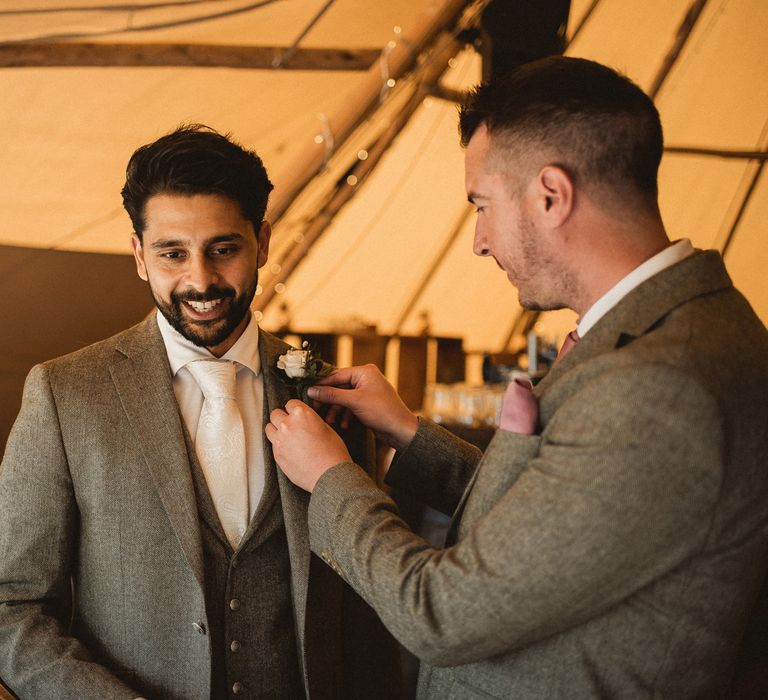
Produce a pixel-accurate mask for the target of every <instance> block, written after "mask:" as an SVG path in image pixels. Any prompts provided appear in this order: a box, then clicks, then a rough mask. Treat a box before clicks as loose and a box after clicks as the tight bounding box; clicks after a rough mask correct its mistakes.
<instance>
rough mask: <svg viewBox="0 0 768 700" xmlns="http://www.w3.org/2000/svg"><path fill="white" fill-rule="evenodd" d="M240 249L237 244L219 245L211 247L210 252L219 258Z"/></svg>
mask: <svg viewBox="0 0 768 700" xmlns="http://www.w3.org/2000/svg"><path fill="white" fill-rule="evenodd" d="M238 250H239V248H238V246H236V245H231V244H229V245H217V246H215V247H213V248H211V251H210V254H211V255H212V256H214V257H217V258H223V257H227V256H230V255H234V254H235V253H237V251H238Z"/></svg>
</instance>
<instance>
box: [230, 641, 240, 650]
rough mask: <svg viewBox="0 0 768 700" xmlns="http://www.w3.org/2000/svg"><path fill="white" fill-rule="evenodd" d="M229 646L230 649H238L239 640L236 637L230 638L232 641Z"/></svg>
mask: <svg viewBox="0 0 768 700" xmlns="http://www.w3.org/2000/svg"><path fill="white" fill-rule="evenodd" d="M229 648H230V649H231V650H232V651H240V642H238V641H237V640H236V639H234V640H232V643H231V644H230V645H229Z"/></svg>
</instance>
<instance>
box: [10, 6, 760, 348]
mask: <svg viewBox="0 0 768 700" xmlns="http://www.w3.org/2000/svg"><path fill="white" fill-rule="evenodd" d="M533 1H534V0H531V2H533ZM462 4H464V3H456V2H450V0H387V2H367V1H366V2H361V0H335V1H331V2H329V1H328V0H272V1H263V2H245V1H244V0H210V1H208V2H200V1H198V0H187V1H186V2H181V1H180V2H161V1H155V2H150V0H9V2H6V3H4V4H3V9H0V41H2V42H5V44H4V45H3V46H1V47H0V49H3V50H5V51H6V53H2V54H0V56H1V57H2V61H3V63H2V65H3V66H4V67H1V68H0V94H2V100H0V119H2V124H3V126H4V128H3V131H2V135H1V136H0V138H1V139H2V141H3V143H2V148H0V177H2V185H3V186H2V188H0V208H1V209H2V213H3V217H2V224H0V245H6V246H16V247H19V246H22V247H32V248H50V249H58V250H66V251H76V252H78V251H80V252H90V253H93V252H101V253H121V254H126V255H127V254H129V252H130V248H129V242H128V240H129V235H130V227H129V222H128V218H127V216H126V215H125V214H124V212H123V211H122V208H121V204H120V197H119V191H120V188H121V186H122V181H123V176H124V167H125V163H126V161H127V159H128V157H129V156H130V154H131V152H132V151H133V149H134V148H135V147H136V146H138V145H140V144H142V143H146V142H148V141H150V140H152V139H154V138H156V137H157V136H159V135H161V134H163V133H165V132H167V131H169V130H171V129H172V128H173V127H174V126H176V125H177V124H179V123H182V122H203V123H206V124H210V125H211V126H214V127H215V128H217V129H218V130H220V131H223V132H231V133H232V134H233V136H234V137H235V138H236V139H237V140H239V141H240V142H242V143H244V144H246V145H248V146H249V147H252V148H254V149H255V150H257V151H258V152H259V153H260V155H262V157H263V159H264V161H265V163H266V165H267V167H268V169H269V171H270V174H271V176H272V179H273V181H274V182H275V183H276V185H277V187H276V190H275V193H274V199H275V203H276V204H275V207H276V208H277V213H278V214H281V216H280V219H279V221H278V222H277V225H276V227H275V236H274V239H273V250H272V255H271V258H270V262H269V263H268V265H267V267H266V269H265V270H264V271H263V273H262V278H261V283H262V290H261V291H262V292H263V293H262V294H261V295H260V296H259V297H257V299H256V302H255V309H256V310H257V313H258V314H259V315H260V316H262V321H263V324H264V325H265V327H267V328H270V326H274V325H276V324H277V323H278V317H279V315H280V312H279V308H278V307H279V306H280V305H281V304H283V303H285V304H287V306H288V308H289V309H290V312H291V315H292V320H293V325H294V326H295V327H296V328H299V329H301V330H307V331H311V330H317V331H321V330H330V329H333V328H337V327H343V326H345V325H349V323H350V319H353V318H354V319H363V320H366V321H369V322H371V323H374V324H376V325H377V327H378V329H379V331H380V332H382V333H385V334H393V333H406V334H407V333H413V332H414V331H415V330H416V329H417V327H418V324H419V322H420V314H421V313H422V312H424V311H426V312H428V314H429V316H430V319H431V326H432V331H433V332H434V333H436V334H439V335H454V336H462V337H463V338H464V339H465V347H466V348H468V349H470V350H474V351H483V350H490V351H498V350H501V349H503V348H504V347H505V346H506V345H507V344H508V341H509V340H510V335H511V333H512V330H513V327H514V323H515V320H516V319H517V317H518V316H519V314H520V308H519V306H518V304H517V300H516V293H515V291H514V290H513V289H512V288H510V286H509V284H508V282H507V280H506V277H505V276H504V274H503V273H502V272H500V271H499V270H497V268H496V267H495V265H493V263H492V262H491V261H489V260H485V259H478V258H475V257H473V256H472V254H471V238H472V230H473V224H474V215H473V212H472V211H471V209H469V208H468V206H467V204H466V200H465V194H464V190H463V166H462V159H463V156H462V152H461V149H460V147H459V145H458V138H457V132H456V108H455V105H454V104H453V103H451V102H449V101H447V100H445V99H443V98H441V97H438V96H433V95H430V94H428V92H429V91H428V90H422V92H419V93H418V96H417V97H414V95H415V94H416V93H417V90H419V88H420V85H419V81H420V80H422V79H423V74H424V72H425V71H428V70H429V68H430V66H429V65H428V63H429V60H433V61H438V60H442V59H443V58H445V57H444V56H443V57H442V58H441V57H435V55H434V50H433V53H432V54H430V52H429V51H427V52H426V53H423V54H422V57H421V59H420V62H418V63H417V69H416V71H415V72H405V73H404V74H403V75H402V76H401V75H400V73H403V71H404V70H405V68H407V67H408V66H400V67H398V66H397V61H396V59H397V56H398V52H400V54H403V52H405V53H407V51H408V50H409V46H413V45H416V44H418V41H419V40H420V38H423V36H424V28H425V27H429V26H430V23H431V22H432V23H433V21H434V20H435V18H437V17H440V16H446V17H447V16H452V15H457V16H458V14H460V13H457V12H454V11H453V9H452V8H453V7H456V6H458V7H459V9H461V5H462ZM472 10H473V8H472V7H468V8H467V11H466V12H465V13H464V16H465V20H464V21H466V18H467V17H470V16H471V13H472ZM441 13H442V15H441ZM766 26H768V2H765V1H764V0H706V1H704V0H645V1H644V2H636V0H574V2H572V4H571V15H570V19H569V23H568V32H569V36H570V37H572V40H571V41H570V44H569V47H568V49H567V52H568V53H569V54H571V55H574V56H583V57H588V58H594V59H597V60H600V61H602V62H604V63H607V64H609V65H611V66H614V67H615V68H618V69H619V70H621V71H623V72H625V73H626V74H628V75H629V76H630V77H632V78H633V79H634V80H635V81H636V82H638V83H639V84H640V85H641V86H642V87H643V88H644V89H646V90H649V91H654V92H656V91H657V94H656V100H657V104H658V106H659V110H660V112H661V115H662V120H663V124H664V129H665V136H666V141H667V144H668V146H669V147H670V149H669V150H668V152H667V153H666V155H665V158H664V162H663V165H662V171H661V180H660V191H661V205H662V213H663V216H664V219H665V222H666V225H667V228H668V231H669V233H670V235H671V237H673V238H681V237H688V238H691V239H692V240H693V242H694V244H695V245H697V246H699V247H715V248H719V249H721V250H724V251H725V258H726V263H727V265H728V267H729V269H730V271H731V274H732V275H733V277H734V278H735V280H736V283H737V286H739V287H740V288H741V289H742V290H743V291H744V293H745V294H746V295H747V297H748V298H749V299H750V301H751V303H752V304H753V306H754V307H755V308H756V309H757V311H758V313H759V314H760V315H761V317H762V318H763V320H765V321H768V285H767V284H766V283H765V273H764V270H765V269H766V266H767V264H768V247H767V246H766V245H765V234H764V231H763V228H762V224H763V222H764V221H765V220H766V214H768V180H767V176H766V174H765V173H764V172H763V163H764V159H765V152H766V147H767V146H768V129H766V123H767V121H766V118H767V117H768V80H766V77H767V76H768V70H767V69H768V42H766V41H765V37H764V28H765V27H766ZM435 38H436V40H437V41H438V42H439V41H440V38H441V37H440V36H439V35H437V34H435ZM83 42H93V43H97V44H103V45H105V46H107V48H108V51H107V55H106V58H105V59H103V60H102V61H101V63H102V65H92V66H84V65H60V64H61V62H62V61H61V60H58V59H51V60H46V59H45V58H43V59H40V58H39V57H38V58H34V57H33V58H31V59H30V58H29V56H30V55H31V54H29V53H25V52H29V51H30V46H33V47H34V46H35V45H36V44H37V43H43V44H45V45H46V46H48V49H47V51H48V55H49V56H54V55H58V54H55V51H54V48H51V47H52V46H53V47H58V46H59V45H61V44H78V43H83ZM141 44H163V45H167V44H179V45H184V46H186V47H188V49H189V51H190V52H191V53H192V54H194V53H195V50H194V47H205V46H208V47H210V46H213V47H234V48H237V47H282V48H283V49H284V50H285V49H289V50H288V51H287V52H286V51H283V53H282V54H280V53H279V52H274V51H273V52H272V53H269V52H267V53H266V54H265V55H266V56H267V60H265V61H264V62H263V67H261V68H235V67H198V66H194V65H171V66H149V65H139V64H141V60H135V61H134V65H128V66H123V67H120V66H118V65H117V64H118V63H119V62H120V60H119V59H118V57H121V56H122V57H125V56H126V55H127V52H128V48H131V47H135V46H136V45H141ZM430 45H431V46H434V44H430ZM446 45H447V44H446ZM121 46H122V47H123V50H122V51H121V50H120V47H121ZM453 46H455V47H458V44H456V43H455V42H454V44H453ZM189 47H192V48H189ZM313 49H334V50H338V51H335V52H333V51H331V52H330V55H331V62H332V61H333V60H336V61H337V63H342V64H343V62H344V61H345V60H349V61H358V62H359V63H360V65H361V66H363V67H361V68H360V69H358V70H330V69H326V70H323V69H318V68H313V69H295V68H291V61H290V59H291V58H292V57H293V58H297V59H298V58H301V59H302V60H304V58H306V60H307V61H309V62H310V63H311V61H312V60H315V59H316V60H318V61H319V60H320V59H317V58H316V57H315V58H312V57H313V56H314V54H312V52H311V50H313ZM211 51H213V49H211ZM344 51H346V52H347V53H346V54H345V53H344ZM110 52H112V56H113V59H114V60H111V61H110V58H109V56H110ZM214 54H215V52H214ZM43 55H44V56H45V51H43ZM198 55H200V50H199V49H198ZM430 55H431V56H432V57H431V58H430ZM24 56H27V59H25V60H27V61H28V62H27V67H17V66H16V65H15V64H14V61H16V62H17V63H18V62H19V61H20V60H21V58H20V57H22V58H23V57H24ZM270 56H271V57H272V59H271V60H279V59H280V57H281V56H282V57H283V59H286V56H287V57H288V59H289V60H286V62H285V67H277V68H275V67H272V65H271V64H270V60H269V57H270ZM334 57H335V58H334ZM57 60H58V65H57ZM212 60H213V59H212ZM227 60H230V64H231V61H232V60H234V59H231V58H230V59H227ZM371 61H373V62H372V63H370V62H371ZM73 62H74V63H77V61H73ZM94 62H95V61H94ZM214 62H215V61H214ZM225 62H226V61H225ZM366 62H367V63H366ZM46 63H48V64H51V65H46ZM145 63H146V62H145ZM179 63H183V61H180V62H179ZM425 64H427V65H425ZM304 65H306V64H304ZM366 65H368V68H365V66H366ZM401 68H402V70H401ZM420 71H421V73H420ZM479 77H480V59H479V57H478V55H477V54H476V53H475V52H474V51H473V50H472V49H470V48H461V47H458V50H457V53H456V55H455V57H454V58H452V59H451V61H450V65H449V66H448V68H447V71H446V72H445V74H444V75H443V76H442V79H441V85H442V86H444V87H447V88H452V89H454V90H463V89H465V88H467V87H469V86H470V85H472V84H474V83H476V82H477V81H478V80H479ZM372 81H378V82H375V85H374V87H375V93H376V96H377V99H376V100H375V101H374V104H373V107H375V109H373V108H372V109H362V107H363V105H362V103H363V102H366V101H370V100H369V97H370V91H371V86H372ZM421 87H423V86H421ZM379 97H380V99H378V98H379ZM414 100H416V101H417V103H415V102H414ZM407 106H409V107H410V109H412V110H413V114H412V116H411V117H410V119H408V120H407V123H406V124H405V126H404V128H403V129H402V131H401V132H400V133H399V134H398V135H396V136H395V137H394V138H392V139H390V140H387V141H386V143H387V145H388V148H387V149H386V152H385V153H384V154H383V155H382V157H381V158H380V159H378V162H377V163H376V166H375V167H373V168H372V169H371V170H370V173H368V174H367V176H365V177H364V176H363V174H361V175H360V176H359V177H358V179H357V182H356V184H355V180H354V179H350V180H349V181H348V179H347V176H348V175H350V174H352V175H354V173H355V172H358V171H353V170H352V169H353V168H354V167H355V166H360V164H361V163H363V162H364V159H365V154H366V153H367V152H368V151H369V150H372V148H373V147H375V144H376V141H377V139H379V138H381V137H382V134H385V132H386V131H387V129H388V127H389V126H390V125H391V124H392V123H393V122H396V121H397V119H398V115H400V114H401V113H402V110H403V109H405V108H406V107H407ZM350 114H355V115H357V116H356V117H355V118H351V117H350V116H349V115H350ZM345 119H346V122H345V125H344V128H343V129H342V131H343V132H344V133H340V131H339V123H340V120H341V121H343V120H345ZM347 136H348V138H345V137H347ZM681 151H682V152H681ZM691 151H693V152H691ZM302 169H304V170H306V172H302ZM360 172H361V173H362V171H360ZM310 174H315V177H314V178H312V179H311V180H310V181H309V184H307V186H306V187H305V188H304V189H303V191H301V192H300V193H299V194H298V196H296V197H294V196H293V194H294V192H295V191H296V189H297V183H299V184H303V183H304V181H305V180H306V179H307V177H306V176H308V175H310ZM355 177H357V176H355ZM349 182H351V183H353V184H348V183H349ZM341 189H344V191H345V192H346V193H347V194H346V195H345V198H344V201H345V203H344V204H343V206H342V205H338V206H332V205H333V201H332V200H333V197H334V196H335V195H337V194H338V193H339V191H340V190H341ZM347 200H348V201H347ZM326 215H327V218H328V221H325V220H324V219H322V220H320V219H318V216H322V217H326ZM313 226H314V227H315V228H314V229H312V230H314V231H317V232H319V233H318V235H317V238H316V240H315V241H314V244H313V245H311V246H310V245H307V239H306V236H307V232H308V230H310V229H311V227H313ZM19 295H20V296H21V295H23V290H19ZM6 301H8V300H6ZM265 301H267V303H265ZM571 323H572V317H570V316H569V315H568V314H562V313H559V314H550V315H543V316H542V317H541V318H540V319H539V321H538V324H539V325H538V330H539V331H540V332H541V333H543V334H545V335H551V336H555V335H561V334H562V332H563V328H564V327H565V326H566V325H570V324H571ZM513 341H514V338H513Z"/></svg>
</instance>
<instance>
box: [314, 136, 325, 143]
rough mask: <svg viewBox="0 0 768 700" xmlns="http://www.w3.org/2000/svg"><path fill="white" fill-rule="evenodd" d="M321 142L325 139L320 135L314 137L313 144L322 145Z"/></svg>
mask: <svg viewBox="0 0 768 700" xmlns="http://www.w3.org/2000/svg"><path fill="white" fill-rule="evenodd" d="M323 141H325V139H324V138H323V135H322V134H317V135H315V143H322V142H323Z"/></svg>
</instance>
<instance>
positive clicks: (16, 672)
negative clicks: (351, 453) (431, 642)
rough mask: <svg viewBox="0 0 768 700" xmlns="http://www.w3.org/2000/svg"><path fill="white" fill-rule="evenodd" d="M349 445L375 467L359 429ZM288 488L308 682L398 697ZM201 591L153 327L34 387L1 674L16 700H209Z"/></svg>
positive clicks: (364, 620)
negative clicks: (312, 543)
mask: <svg viewBox="0 0 768 700" xmlns="http://www.w3.org/2000/svg"><path fill="white" fill-rule="evenodd" d="M259 346H260V354H261V364H262V367H263V368H264V372H265V375H264V376H265V397H266V409H267V413H266V415H265V419H266V418H267V417H268V411H269V410H271V409H272V408H275V407H278V406H283V405H284V404H285V402H286V401H287V400H288V399H290V398H292V397H293V396H294V394H293V390H292V389H291V388H290V387H288V386H287V385H284V384H282V383H281V382H279V381H277V380H275V379H274V378H273V376H272V374H271V368H272V367H274V366H275V363H276V360H277V356H278V355H279V354H280V353H281V352H284V348H285V347H287V346H286V345H285V344H284V343H282V342H281V341H279V340H278V339H276V338H274V337H272V336H270V335H269V334H267V333H261V336H260V343H259ZM349 444H350V448H351V449H353V450H355V451H356V452H357V453H358V454H359V455H360V458H361V459H363V460H365V461H366V462H368V463H370V460H368V459H367V457H366V450H367V446H366V439H365V435H364V434H363V433H362V431H360V432H359V433H358V434H357V435H356V436H353V437H352V439H351V441H350V443H349ZM265 452H266V455H267V459H268V460H272V456H271V450H265ZM267 466H268V468H274V462H271V464H268V465H267ZM278 485H279V490H280V499H281V502H282V508H283V517H284V521H285V528H286V536H287V542H288V549H289V558H290V564H291V581H290V587H291V592H292V597H293V607H294V616H295V622H296V630H297V637H298V643H299V647H300V649H299V659H300V663H301V664H302V666H303V668H302V670H303V672H304V676H305V684H306V685H307V687H308V688H312V690H313V694H315V695H318V696H320V697H328V696H330V695H332V696H334V697H335V696H339V695H340V694H341V695H343V694H344V692H343V691H342V692H341V693H339V690H338V689H339V688H345V687H346V688H347V689H349V688H351V687H354V685H355V682H356V681H359V680H360V674H361V673H362V674H367V676H368V678H367V681H366V682H368V683H374V684H376V686H377V687H383V686H387V685H388V683H389V682H391V683H392V684H394V687H397V683H398V679H397V678H392V676H391V673H392V672H393V671H394V670H395V669H396V663H394V662H393V659H394V653H395V648H394V647H393V646H392V644H390V643H388V642H387V640H386V638H385V635H384V633H383V629H378V623H377V622H376V621H375V618H374V616H373V614H372V613H371V612H370V609H368V608H367V606H364V605H362V604H361V601H359V599H357V597H356V596H355V594H354V593H353V592H352V591H351V590H349V589H348V587H347V586H346V585H345V584H344V583H343V582H342V581H341V580H340V579H339V578H338V577H337V576H335V575H334V574H333V573H332V572H331V571H330V570H329V569H327V567H325V566H324V565H323V564H322V562H320V561H319V560H317V559H315V557H314V556H313V555H311V553H310V549H309V540H308V531H307V504H308V494H306V493H305V492H303V491H301V490H300V489H297V488H296V487H294V486H293V485H292V484H291V483H290V482H289V481H288V480H287V479H286V478H285V477H284V476H283V474H282V473H281V472H278ZM313 559H314V561H312V560H313ZM310 572H312V573H310ZM71 581H72V582H73V585H72V587H71V584H70V582H71ZM203 585H204V573H203V559H202V545H201V536H200V527H199V520H198V512H197V506H196V500H195V493H194V488H193V483H192V477H191V473H190V463H189V456H188V452H187V449H186V446H185V438H184V428H183V425H182V420H181V418H180V415H179V410H178V406H177V403H176V399H175V396H174V393H173V388H172V383H171V372H170V368H169V365H168V359H167V355H166V352H165V348H164V345H163V342H162V338H161V336H160V333H159V330H158V328H157V323H156V321H155V315H154V314H152V315H151V316H150V317H149V318H148V319H147V320H145V321H144V322H142V323H141V324H139V325H137V326H135V327H133V328H131V329H129V330H127V331H125V332H123V333H121V334H119V335H117V336H114V337H112V338H110V339H107V340H105V341H102V342H101V343H97V344H95V345H93V346H90V347H88V348H85V349H83V350H81V351H79V352H76V353H73V354H71V355H67V356H65V357H62V358H58V359H56V360H52V361H50V362H47V363H45V364H43V365H39V366H37V367H35V368H33V370H32V371H31V372H30V375H29V377H28V379H27V382H26V386H25V391H24V398H23V402H22V408H21V411H20V413H19V416H18V418H17V420H16V423H15V425H14V428H13V431H12V433H11V436H10V438H9V440H8V445H7V448H6V453H5V457H4V460H3V465H2V468H1V469H0V677H1V678H3V679H4V681H5V682H6V683H7V684H8V685H9V686H10V687H11V688H12V689H13V690H14V691H15V692H16V693H17V694H18V695H19V696H20V697H21V698H22V700H65V699H69V698H71V699H72V700H86V699H89V698H92V699H93V700H96V699H97V698H98V699H99V700H102V699H104V698H110V699H112V698H114V699H119V698H126V699H127V698H134V697H136V696H137V695H139V694H141V692H142V691H143V692H147V694H150V690H146V689H151V690H152V693H151V697H152V698H159V697H162V698H168V699H174V700H175V699H179V700H181V699H189V700H192V699H195V700H197V699H199V700H208V698H209V697H210V672H211V657H210V654H211V652H210V648H209V637H208V636H206V635H201V634H199V631H200V628H201V627H202V628H204V627H205V625H206V609H205V599H204V593H203ZM308 601H310V602H309V603H308ZM369 635H372V638H373V643H372V645H371V647H369V648H368V649H367V650H366V649H364V648H361V645H360V640H361V639H363V638H369ZM350 644H351V645H352V647H350ZM350 649H353V650H354V649H356V650H357V651H356V652H354V651H350ZM354 653H356V654H357V656H356V657H355V656H354ZM340 664H344V665H346V668H339V665H340ZM342 676H347V677H346V678H341V677H342ZM331 687H333V688H334V690H333V691H332V690H330V688H331ZM137 690H138V691H139V692H137ZM347 694H348V695H350V696H354V693H353V692H352V691H349V692H348V693H347ZM382 694H384V695H385V694H386V693H385V692H384V691H382Z"/></svg>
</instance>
